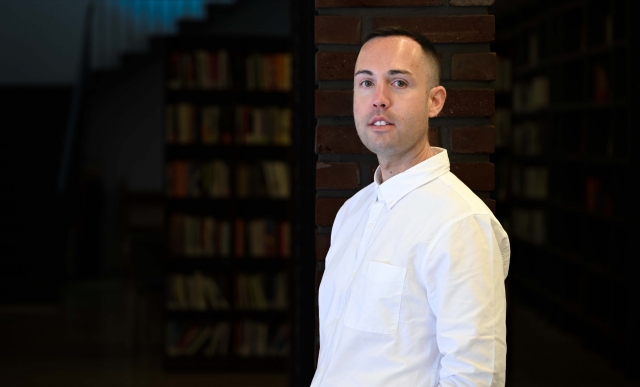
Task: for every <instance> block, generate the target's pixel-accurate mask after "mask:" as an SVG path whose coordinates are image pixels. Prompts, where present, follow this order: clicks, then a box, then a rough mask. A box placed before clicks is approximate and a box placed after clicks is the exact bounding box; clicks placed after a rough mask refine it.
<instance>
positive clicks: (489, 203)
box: [482, 199, 496, 215]
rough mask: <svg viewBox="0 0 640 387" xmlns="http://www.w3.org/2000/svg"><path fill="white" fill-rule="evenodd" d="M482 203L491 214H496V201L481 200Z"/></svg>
mask: <svg viewBox="0 0 640 387" xmlns="http://www.w3.org/2000/svg"><path fill="white" fill-rule="evenodd" d="M482 201H483V202H484V204H486V205H487V207H489V209H490V210H491V212H493V213H494V215H495V213H496V201H495V200H493V199H482Z"/></svg>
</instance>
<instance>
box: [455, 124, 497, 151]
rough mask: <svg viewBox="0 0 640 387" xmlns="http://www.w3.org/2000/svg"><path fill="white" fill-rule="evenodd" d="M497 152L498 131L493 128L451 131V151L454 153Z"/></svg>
mask: <svg viewBox="0 0 640 387" xmlns="http://www.w3.org/2000/svg"><path fill="white" fill-rule="evenodd" d="M495 150H496V129H495V128H494V127H493V126H478V127H459V128H452V129H451V151H452V152H453V153H493V152H495Z"/></svg>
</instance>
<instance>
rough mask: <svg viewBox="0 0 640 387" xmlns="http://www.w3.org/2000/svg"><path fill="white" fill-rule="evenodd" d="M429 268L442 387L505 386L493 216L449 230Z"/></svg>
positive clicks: (502, 315) (465, 220)
mask: <svg viewBox="0 0 640 387" xmlns="http://www.w3.org/2000/svg"><path fill="white" fill-rule="evenodd" d="M425 265H426V266H425V268H424V273H425V275H426V280H425V283H426V287H427V295H428V299H429V303H430V306H431V308H432V311H433V313H434V315H435V316H436V339H437V344H438V348H439V351H440V354H441V361H440V368H439V376H440V384H439V386H442V387H454V386H456V387H458V386H468V387H471V386H473V387H485V386H486V387H495V386H504V377H505V368H506V366H505V362H506V349H507V348H506V328H505V317H506V301H505V290H504V269H503V254H502V253H501V249H500V246H499V242H498V241H497V240H496V236H495V233H494V230H493V228H492V222H491V218H490V215H471V216H467V217H465V218H463V219H461V220H458V221H456V222H454V223H452V224H451V225H449V226H448V227H446V228H444V229H443V230H442V231H441V232H440V234H439V236H438V240H437V241H436V245H435V247H434V248H433V250H432V252H431V254H429V255H428V256H427V257H426V260H425Z"/></svg>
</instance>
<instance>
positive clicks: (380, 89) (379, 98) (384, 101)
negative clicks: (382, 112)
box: [373, 84, 391, 109]
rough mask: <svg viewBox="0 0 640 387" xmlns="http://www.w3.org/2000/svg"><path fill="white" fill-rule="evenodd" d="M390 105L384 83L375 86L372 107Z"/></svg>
mask: <svg viewBox="0 0 640 387" xmlns="http://www.w3.org/2000/svg"><path fill="white" fill-rule="evenodd" d="M389 105H391V100H390V98H389V95H388V89H387V87H386V85H384V84H381V85H378V86H377V87H376V92H375V94H374V95H373V107H374V108H378V109H379V108H385V109H386V108H388V107H389Z"/></svg>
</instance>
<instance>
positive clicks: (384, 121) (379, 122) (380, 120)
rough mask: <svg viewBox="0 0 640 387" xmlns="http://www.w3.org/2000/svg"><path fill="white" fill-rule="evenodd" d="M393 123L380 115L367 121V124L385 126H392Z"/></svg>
mask: <svg viewBox="0 0 640 387" xmlns="http://www.w3.org/2000/svg"><path fill="white" fill-rule="evenodd" d="M393 125H394V124H393V122H391V121H389V120H387V119H386V118H382V117H374V118H373V120H371V122H369V126H376V127H385V126H393Z"/></svg>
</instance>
